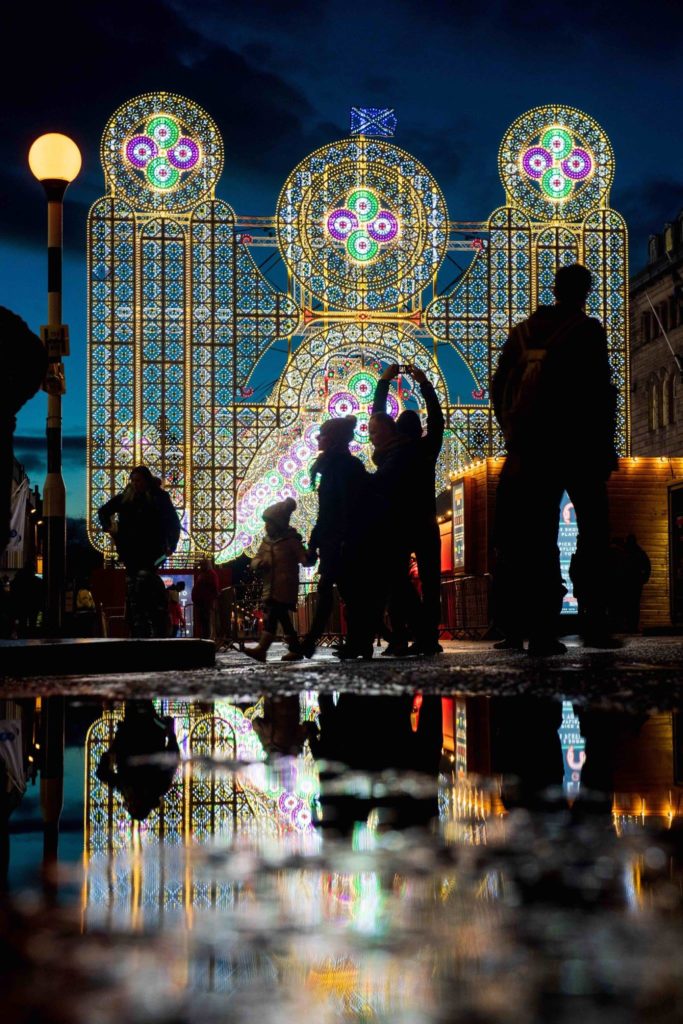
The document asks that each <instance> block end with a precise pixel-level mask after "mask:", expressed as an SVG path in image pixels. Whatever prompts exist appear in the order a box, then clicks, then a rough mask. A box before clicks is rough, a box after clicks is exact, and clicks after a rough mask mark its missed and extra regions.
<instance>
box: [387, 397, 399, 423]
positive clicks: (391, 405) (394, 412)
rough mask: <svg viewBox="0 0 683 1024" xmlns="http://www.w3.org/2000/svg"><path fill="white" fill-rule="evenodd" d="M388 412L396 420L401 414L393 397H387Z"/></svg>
mask: <svg viewBox="0 0 683 1024" xmlns="http://www.w3.org/2000/svg"><path fill="white" fill-rule="evenodd" d="M387 412H388V413H389V415H390V416H391V417H393V419H396V417H397V416H398V413H399V408H398V402H397V401H396V399H395V398H394V396H393V395H387Z"/></svg>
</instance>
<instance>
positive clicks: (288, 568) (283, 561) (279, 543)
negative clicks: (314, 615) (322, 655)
mask: <svg viewBox="0 0 683 1024" xmlns="http://www.w3.org/2000/svg"><path fill="white" fill-rule="evenodd" d="M295 509H296V502H295V501H294V498H285V500H284V501H278V502H276V503H275V504H274V505H270V506H269V507H268V508H267V509H266V510H265V512H264V513H263V521H264V523H265V524H266V536H265V537H264V539H263V540H262V541H261V544H260V546H259V549H258V551H257V552H256V556H255V557H254V558H253V559H252V563H251V567H252V569H254V570H255V572H257V573H258V574H259V575H260V577H261V579H262V580H263V590H262V592H261V600H262V602H263V608H264V612H265V617H264V622H263V632H262V633H261V636H260V638H259V642H258V644H257V645H256V647H246V648H245V650H244V653H245V654H248V655H249V657H250V658H254V659H255V660H256V661H265V660H266V655H267V653H268V648H269V647H270V645H271V644H272V643H273V641H274V640H275V637H276V635H277V627H278V625H279V626H282V632H283V633H284V636H285V639H286V641H287V644H288V646H289V654H287V655H285V657H284V659H283V660H286V661H295V660H299V659H300V658H302V657H303V654H302V652H301V648H300V645H299V638H298V636H297V634H296V630H295V629H294V624H293V622H292V617H291V615H290V612H292V611H295V610H296V606H297V603H298V600H299V566H300V565H307V564H308V555H307V552H306V549H305V547H304V545H303V542H302V540H301V534H299V533H297V532H296V530H295V529H293V528H292V527H291V526H290V525H289V520H290V518H291V515H292V513H293V512H294V510H295Z"/></svg>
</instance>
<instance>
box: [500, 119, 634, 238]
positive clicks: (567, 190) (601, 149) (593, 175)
mask: <svg viewBox="0 0 683 1024" xmlns="http://www.w3.org/2000/svg"><path fill="white" fill-rule="evenodd" d="M498 165H499V169H500V175H501V178H502V181H503V185H504V186H505V190H506V192H507V194H508V202H509V204H510V205H511V206H516V207H518V208H519V209H521V210H523V211H524V212H525V213H526V214H527V215H528V216H529V217H531V219H532V220H539V221H544V220H553V219H560V220H566V221H577V220H582V219H583V218H584V217H585V216H586V215H587V214H588V213H589V212H590V211H591V210H592V209H595V207H597V206H599V205H601V204H603V203H604V202H605V200H606V199H607V195H608V192H609V188H610V186H611V184H612V179H613V176H614V154H613V153H612V147H611V146H610V144H609V140H608V138H607V136H606V135H605V133H604V131H603V130H602V128H601V127H600V126H599V125H598V124H597V122H596V121H594V120H593V119H592V118H591V117H589V116H588V115H587V114H584V113H582V111H580V110H575V109H574V108H573V107H564V106H560V105H550V106H546V107H535V108H534V109H533V110H530V111H528V113H526V114H523V115H522V116H521V117H518V118H517V120H516V121H515V122H514V123H513V124H512V125H511V127H510V128H509V129H508V131H507V132H506V133H505V136H504V138H503V141H502V143H501V147H500V153H499V157H498Z"/></svg>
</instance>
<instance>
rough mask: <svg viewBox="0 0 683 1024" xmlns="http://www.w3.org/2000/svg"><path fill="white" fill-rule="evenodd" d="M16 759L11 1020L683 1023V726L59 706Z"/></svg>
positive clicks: (21, 745) (4, 705)
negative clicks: (682, 951) (681, 949)
mask: <svg viewBox="0 0 683 1024" xmlns="http://www.w3.org/2000/svg"><path fill="white" fill-rule="evenodd" d="M0 743H1V745H2V746H1V749H2V750H3V760H2V765H3V768H2V771H3V777H2V790H3V811H4V813H3V825H2V865H1V866H2V879H3V883H4V887H5V896H4V899H3V901H2V904H1V906H2V910H1V911H0V944H1V945H2V948H3V952H4V955H3V957H2V960H1V961H0V962H2V964H3V967H2V971H3V975H4V980H3V992H4V1006H5V1013H6V1015H5V1013H3V1020H5V1019H6V1020H8V1021H19V1022H22V1024H24V1022H25V1024H29V1022H31V1024H32V1022H34V1021H38V1020H40V1021H41V1022H48V1024H51V1022H53V1021H54V1022H60V1024H66V1022H71V1021H73V1022H79V1024H80V1022H84V1024H85V1022H87V1024H100V1022H102V1024H109V1022H114V1021H123V1020H125V1021H131V1022H137V1021H146V1022H147V1021H149V1022H152V1021H159V1022H161V1021H163V1022H187V1024H193V1022H195V1021H196V1022H202V1024H210V1022H213V1021H230V1022H238V1024H242V1022H244V1024H247V1022H249V1024H256V1022H258V1024H269V1022H271V1021H272V1022H275V1021H277V1022H278V1024H288V1022H290V1021H291V1022H295V1021H296V1022H301V1021H302V1020H311V1021H315V1022H321V1024H327V1022H343V1021H367V1022H370V1021H372V1022H378V1021H379V1022H392V1024H395V1022H398V1024H403V1022H406V1024H407V1022H410V1024H423V1022H424V1024H427V1022H440V1024H441V1022H446V1021H463V1022H464V1021H467V1022H507V1021H513V1020H514V1021H515V1022H518V1021H520V1020H524V1021H531V1022H536V1021H538V1022H539V1024H540V1022H546V1021H565V1020H566V1021H567V1022H569V1021H570V1020H572V1021H574V1020H576V1018H577V1015H578V1014H580V1015H581V1019H582V1024H590V1022H591V1021H619V1022H622V1021H648V1022H650V1021H667V1022H668V1021H674V1020H679V1019H681V1013H682V1011H683V964H682V963H681V962H680V957H679V956H678V948H679V946H680V943H681V938H682V937H683V927H682V924H683V922H682V915H681V896H682V890H681V879H682V878H683V871H682V868H681V863H682V858H683V832H681V828H680V823H681V809H682V808H681V794H683V737H682V736H681V733H680V730H679V718H678V711H677V710H675V709H674V710H673V711H671V710H669V711H662V712H652V713H649V714H646V713H637V714H636V713H630V712H628V711H625V710H614V709H607V708H603V707H598V706H595V707H593V706H579V705H577V704H574V705H572V704H571V702H569V701H565V702H562V701H560V700H551V699H533V698H525V697H510V698H489V697H476V696H475V697H472V696H467V697H465V696H460V695H458V694H454V695H452V696H449V697H447V698H441V697H435V696H422V695H414V696H410V697H385V696H374V697H370V696H360V695H358V694H349V693H341V694H321V695H318V694H317V693H315V692H307V693H302V694H300V695H299V696H296V697H287V698H279V699H278V698H271V697H266V698H261V699H259V700H257V701H255V702H250V701H244V702H241V703H234V702H230V701H227V700H222V701H215V702H211V703H198V702H196V701H195V702H193V701H182V700H177V699H173V700H156V701H128V702H125V703H124V702H120V703H116V702H106V703H102V702H97V701H93V700H85V701H77V700H65V699H63V698H46V699H44V700H37V701H35V700H21V701H1V702H0ZM24 784H25V787H26V788H25V791H24V792H23V794H22V789H23V786H24Z"/></svg>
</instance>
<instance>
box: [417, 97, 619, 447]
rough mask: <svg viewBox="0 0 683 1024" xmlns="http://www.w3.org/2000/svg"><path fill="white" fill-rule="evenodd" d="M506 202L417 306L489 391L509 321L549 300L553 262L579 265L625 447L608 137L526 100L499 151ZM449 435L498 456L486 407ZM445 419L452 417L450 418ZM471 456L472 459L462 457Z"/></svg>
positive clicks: (577, 114) (588, 122)
mask: <svg viewBox="0 0 683 1024" xmlns="http://www.w3.org/2000/svg"><path fill="white" fill-rule="evenodd" d="M499 170H500V176H501V180H502V182H503V186H504V188H505V191H506V205H505V206H503V207H500V208H499V209H498V210H495V211H494V212H493V213H492V215H491V217H490V218H489V221H488V245H487V247H486V251H485V253H483V254H481V255H478V256H476V257H475V259H474V260H473V262H472V265H471V267H470V269H469V271H468V273H467V274H466V276H465V278H464V279H463V281H462V282H460V283H459V284H458V286H456V288H455V289H454V290H453V291H452V292H451V293H450V294H448V295H445V296H440V297H438V298H437V299H436V300H435V301H434V302H432V303H431V304H430V306H428V308H427V310H426V316H425V320H426V324H427V327H428V328H429V330H430V331H431V332H432V333H433V334H435V335H436V336H437V337H439V338H443V339H446V338H448V337H450V338H452V339H453V340H454V342H455V343H456V345H457V346H458V348H459V350H460V351H461V352H462V354H463V357H464V358H466V359H468V360H469V365H470V366H471V368H472V372H473V374H474V376H475V377H476V379H477V380H479V381H481V382H482V386H483V387H485V388H486V389H488V382H489V380H490V378H491V375H492V373H493V371H494V370H495V367H496V365H497V362H498V357H499V354H500V350H501V348H502V346H503V344H504V343H505V340H506V338H507V336H508V334H509V333H510V330H511V328H512V327H513V326H514V325H515V324H516V323H519V321H520V320H522V319H524V318H525V317H527V316H529V315H530V314H531V312H532V310H533V309H534V308H535V307H536V305H538V304H540V303H543V304H552V302H553V301H554V297H553V294H552V290H551V289H552V284H553V279H554V276H555V271H556V270H557V268H558V267H559V266H562V265H565V264H568V263H574V262H576V261H577V260H578V261H579V262H582V263H584V264H585V265H586V266H587V267H588V269H589V270H590V271H591V274H592V275H593V290H592V291H591V293H590V295H589V297H588V303H587V312H588V313H589V314H590V315H592V316H596V317H598V318H599V319H600V320H601V321H602V323H603V324H604V326H605V330H606V331H607V339H608V350H609V357H610V363H611V367H612V376H613V381H614V383H615V385H616V386H617V390H618V395H619V398H618V408H617V437H616V442H617V450H618V452H619V454H620V455H626V454H628V451H629V444H630V437H629V419H628V416H629V414H628V391H629V379H628V365H627V351H628V344H627V331H628V293H627V282H628V266H627V229H626V224H625V222H624V220H623V218H622V217H621V216H620V215H619V214H618V213H617V212H616V211H614V210H612V209H611V208H610V207H609V190H610V187H611V184H612V180H613V177H614V155H613V152H612V147H611V146H610V143H609V140H608V139H607V136H606V135H605V133H604V132H603V130H602V129H601V128H600V126H599V125H598V124H597V123H596V122H595V121H594V120H593V119H592V118H590V117H589V116H588V115H587V114H584V113H582V112H581V111H579V110H575V109H574V108H572V107H566V106H561V105H549V106H545V107H535V108H534V109H533V110H530V111H528V112H527V113H526V114H523V115H522V116H521V117H519V118H517V120H516V121H515V122H514V123H513V124H512V125H511V127H510V128H509V129H508V131H507V132H506V134H505V136H504V138H503V141H502V144H501V147H500V153H499ZM458 415H459V417H460V420H461V423H460V424H459V425H458V426H457V431H458V436H459V437H460V438H461V439H462V440H463V442H464V443H465V444H466V445H467V447H468V449H469V451H470V452H471V455H472V457H476V458H483V457H485V456H487V455H492V456H496V455H501V454H503V450H504V449H503V440H502V437H501V435H500V432H499V430H498V427H497V425H496V423H495V420H494V418H493V416H492V414H491V411H490V410H488V416H486V414H484V413H483V412H482V411H480V410H477V409H468V410H465V409H461V410H458ZM452 425H454V426H455V424H453V421H452ZM470 461H471V460H470Z"/></svg>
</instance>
